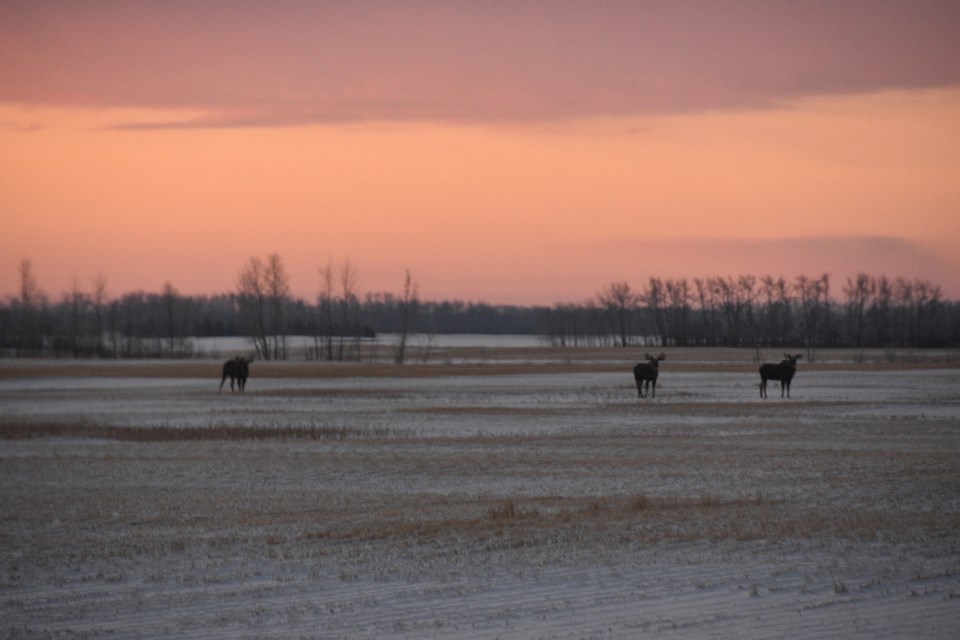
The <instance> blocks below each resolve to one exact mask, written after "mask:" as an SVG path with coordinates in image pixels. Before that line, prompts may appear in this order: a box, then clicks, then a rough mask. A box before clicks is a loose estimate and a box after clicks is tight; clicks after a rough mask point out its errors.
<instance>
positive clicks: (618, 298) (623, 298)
mask: <svg viewBox="0 0 960 640" xmlns="http://www.w3.org/2000/svg"><path fill="white" fill-rule="evenodd" d="M597 297H598V299H599V302H600V305H601V306H602V307H604V308H605V309H606V310H607V313H609V314H610V316H611V317H612V319H613V322H614V327H615V330H616V333H617V335H619V336H620V346H621V347H626V346H627V345H628V344H629V343H630V335H631V334H632V333H633V317H634V314H635V313H636V309H637V304H638V302H639V299H638V297H637V295H636V294H635V293H634V292H633V291H632V290H631V289H630V285H629V284H627V283H626V282H614V283H612V284H611V285H609V286H608V287H607V288H606V289H604V290H603V291H601V292H600V294H599V295H598V296H597Z"/></svg>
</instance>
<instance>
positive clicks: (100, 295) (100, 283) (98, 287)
mask: <svg viewBox="0 0 960 640" xmlns="http://www.w3.org/2000/svg"><path fill="white" fill-rule="evenodd" d="M90 302H91V304H92V305H93V331H94V343H95V348H96V350H97V356H101V357H102V356H103V355H104V349H103V311H104V306H105V305H106V303H107V279H106V278H105V277H104V276H103V274H102V273H98V274H97V275H96V277H95V278H94V279H93V294H92V295H91V297H90Z"/></svg>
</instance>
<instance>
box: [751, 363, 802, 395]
mask: <svg viewBox="0 0 960 640" xmlns="http://www.w3.org/2000/svg"><path fill="white" fill-rule="evenodd" d="M783 355H784V357H785V358H786V360H782V361H780V362H778V363H777V364H773V363H772V362H767V363H765V364H762V365H760V397H761V398H766V397H767V380H779V381H780V397H781V398H782V397H783V392H784V391H786V392H787V397H788V398H789V397H790V381H791V380H793V376H794V374H796V373H797V360H799V359H800V358H802V357H803V355H801V354H799V353H798V354H797V355H795V356H791V355H790V354H789V353H785V354H783Z"/></svg>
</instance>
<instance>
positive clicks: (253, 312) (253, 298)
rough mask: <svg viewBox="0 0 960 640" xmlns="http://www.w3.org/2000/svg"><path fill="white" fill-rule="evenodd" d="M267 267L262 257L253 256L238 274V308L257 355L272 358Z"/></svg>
mask: <svg viewBox="0 0 960 640" xmlns="http://www.w3.org/2000/svg"><path fill="white" fill-rule="evenodd" d="M265 272H266V269H265V267H264V265H263V262H261V260H260V258H258V257H256V256H253V257H251V258H250V259H249V260H248V261H247V264H246V266H245V267H244V268H243V269H242V270H241V271H240V274H239V275H238V276H237V294H236V301H237V308H238V310H239V312H240V317H241V320H242V322H243V324H244V325H245V326H246V330H247V334H248V335H249V336H250V338H251V339H252V340H253V346H254V348H255V349H256V351H257V356H258V357H259V358H260V359H262V360H270V359H271V351H270V342H269V340H268V337H267V335H268V334H267V313H268V312H267V295H268V294H267V284H266V273H265Z"/></svg>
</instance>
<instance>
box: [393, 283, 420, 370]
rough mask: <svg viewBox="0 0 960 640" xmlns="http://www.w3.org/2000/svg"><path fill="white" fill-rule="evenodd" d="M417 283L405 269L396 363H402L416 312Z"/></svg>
mask: <svg viewBox="0 0 960 640" xmlns="http://www.w3.org/2000/svg"><path fill="white" fill-rule="evenodd" d="M417 304H418V300H417V283H416V282H414V281H413V278H412V277H411V276H410V270H409V269H407V270H406V277H405V278H404V280H403V297H402V298H400V344H399V345H397V357H396V362H397V364H403V360H404V357H405V356H406V351H407V336H408V335H409V333H410V331H411V329H412V328H413V320H414V317H415V316H416V312H417Z"/></svg>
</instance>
